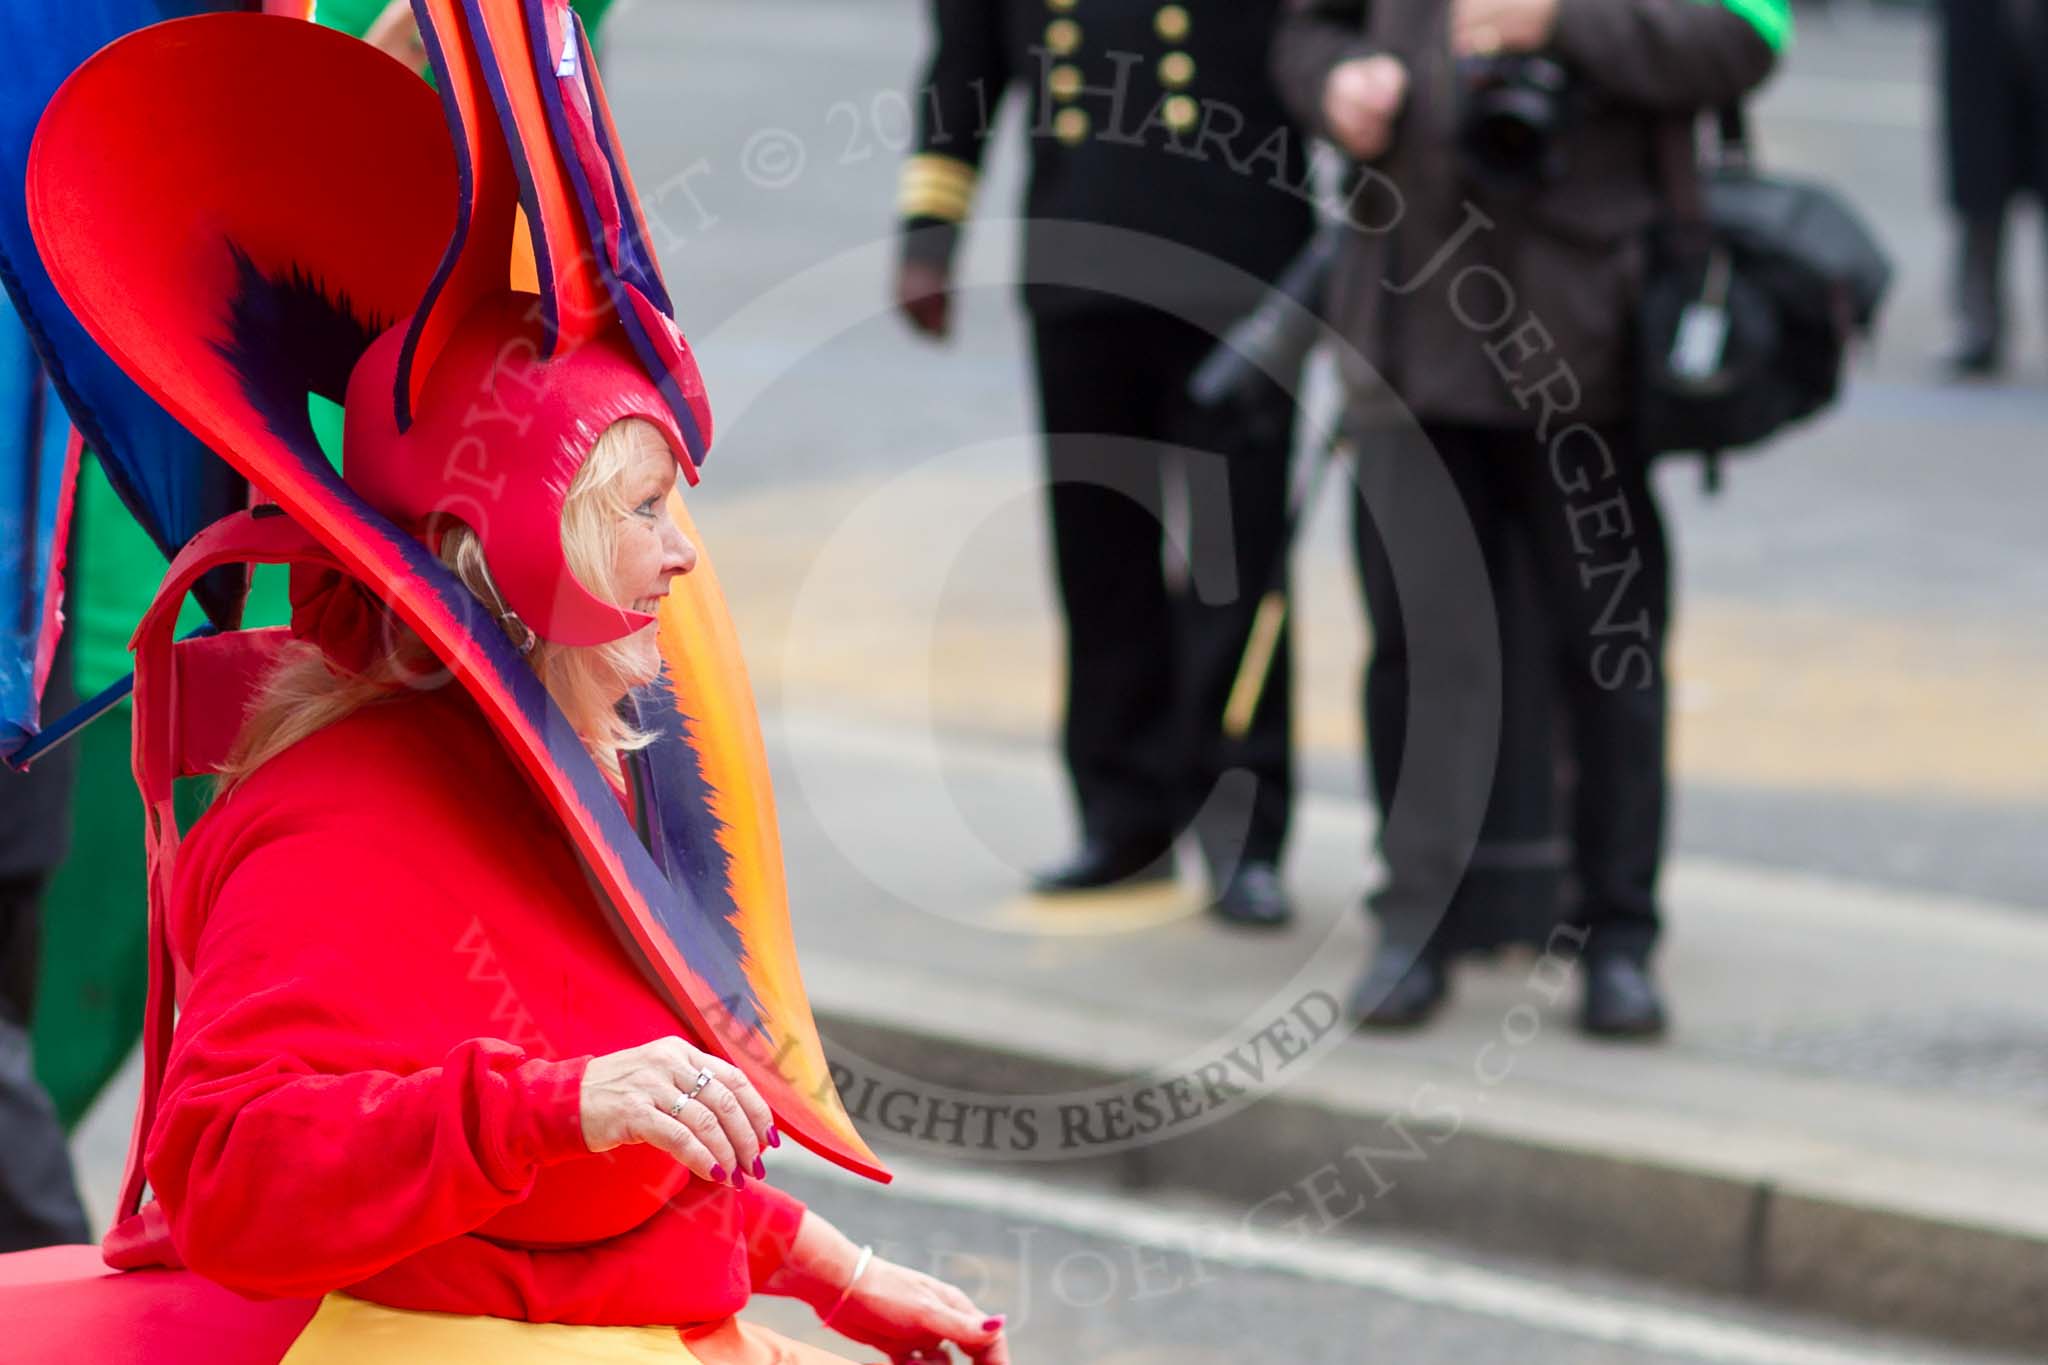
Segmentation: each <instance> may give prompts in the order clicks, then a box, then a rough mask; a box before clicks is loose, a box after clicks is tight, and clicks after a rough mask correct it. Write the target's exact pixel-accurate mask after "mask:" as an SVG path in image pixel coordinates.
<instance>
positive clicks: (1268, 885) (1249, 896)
mask: <svg viewBox="0 0 2048 1365" xmlns="http://www.w3.org/2000/svg"><path fill="white" fill-rule="evenodd" d="M1209 913H1210V914H1212V915H1214V916H1215V917H1216V918H1217V919H1220V920H1222V921H1223V922H1224V923H1225V924H1235V925H1239V926H1242V927H1243V928H1246V929H1284V928H1285V927H1287V925H1288V924H1289V923H1291V922H1292V921H1293V919H1294V907H1293V906H1291V905H1289V904H1288V903H1287V892H1286V890H1285V889H1284V888H1282V886H1281V885H1280V871H1279V869H1278V868H1276V867H1274V866H1273V864H1271V863H1268V862H1245V863H1239V864H1238V867H1237V872H1236V873H1235V874H1234V875H1233V876H1232V877H1231V879H1230V881H1229V883H1228V884H1227V885H1226V886H1224V888H1223V894H1221V895H1220V896H1218V897H1216V899H1215V901H1214V902H1213V903H1211V905H1210V906H1209Z"/></svg>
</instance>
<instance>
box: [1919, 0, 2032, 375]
mask: <svg viewBox="0 0 2048 1365" xmlns="http://www.w3.org/2000/svg"><path fill="white" fill-rule="evenodd" d="M1940 13H1941V49H1942V52H1941V85H1942V112H1943V116H1944V117H1943V123H1944V131H1945V133H1946V143H1945V149H1946V151H1947V162H1948V196H1949V203H1950V206H1951V207H1952V208H1953V209H1954V210H1955V215H1956V239H1957V246H1956V265H1955V337H1954V339H1953V340H1952V341H1951V342H1950V344H1949V347H1948V349H1947V350H1946V351H1945V352H1944V353H1943V356H1942V360H1943V362H1944V364H1946V366H1947V367H1948V369H1949V370H1950V372H1951V373H1953V374H1955V375H1958V376H1961V377H1980V376H1985V375H1991V374H1995V373H1997V371H1998V370H1999V368H2000V367H2001V366H2002V365H2003V364H2004V361H2005V335H2006V325H2005V298H2004V294H2005V282H2004V275H2005V269H2004V266H2005V259H2004V258H2005V224H2006V218H2007V210H2008V208H2009V207H2010V206H2011V204H2012V201H2013V199H2014V198H2015V197H2017V196H2019V195H2021V194H2031V195H2032V196H2033V197H2034V199H2035V201H2036V202H2038V203H2041V204H2043V205H2044V206H2048V4H2044V3H2043V2H2042V0H1941V7H1940Z"/></svg>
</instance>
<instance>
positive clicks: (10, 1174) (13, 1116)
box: [0, 644, 92, 1252]
mask: <svg viewBox="0 0 2048 1365" xmlns="http://www.w3.org/2000/svg"><path fill="white" fill-rule="evenodd" d="M70 654H71V649H70V646H69V645H68V644H60V645H59V646H58V649H57V658H56V662H55V664H54V665H53V667H52V669H51V673H50V681H49V684H48V687H47V689H46V691H45V692H44V698H43V708H44V714H45V715H61V714H62V713H63V712H64V711H65V710H66V709H68V708H69V706H70V705H71V703H72V701H73V700H75V698H73V696H72V695H71V682H70V673H71V660H70ZM72 769H73V762H72V757H71V753H70V751H69V750H68V749H65V748H58V749H56V750H53V751H52V752H51V753H49V754H47V755H45V756H44V757H43V758H42V759H40V760H38V761H37V762H36V764H35V765H34V766H33V767H32V768H30V770H29V771H28V772H25V773H23V772H17V771H15V770H14V769H12V768H9V767H6V766H5V765H0V1252H5V1251H25V1250H27V1249H29V1248H30V1247H40V1246H56V1245H60V1244H63V1243H70V1242H89V1241H91V1240H92V1238H91V1236H90V1235H89V1234H88V1233H87V1231H86V1225H85V1210H84V1209H83V1208H82V1207H80V1205H79V1202H78V1189H77V1186H76V1184H75V1183H74V1182H73V1178H72V1172H71V1154H70V1151H69V1149H68V1148H67V1147H66V1146H65V1138H64V1125H63V1124H62V1123H61V1122H59V1121H58V1118H57V1110H56V1107H55V1106H54V1105H53V1104H52V1103H51V1102H50V1097H49V1095H48V1094H47V1093H46V1092H45V1091H44V1089H43V1087H42V1084H41V1082H39V1081H38V1080H37V1079H36V1074H35V1066H34V1059H33V1056H32V1054H31V1052H30V1049H29V1025H30V1022H31V1020H32V1018H33V1016H34V1013H35V999H36V976H37V970H38V966H37V964H38V961H39V959H40V943H41V902H42V896H43V888H44V887H45V886H46V885H47V884H48V882H49V878H50V873H51V872H52V871H53V870H54V869H55V868H56V867H57V865H58V864H59V863H61V862H63V861H64V852H65V847H66V844H67V842H68V839H69V835H70V828H69V827H70V821H71V784H72Z"/></svg>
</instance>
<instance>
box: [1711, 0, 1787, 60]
mask: <svg viewBox="0 0 2048 1365" xmlns="http://www.w3.org/2000/svg"><path fill="white" fill-rule="evenodd" d="M1720 3H1721V4H1723V5H1726V6H1727V7H1728V9H1729V10H1730V11H1731V12H1733V13H1735V14H1739V15H1741V16H1742V17H1743V18H1745V19H1747V20H1749V23H1750V27H1752V28H1754V29H1755V30H1756V31H1757V33H1758V34H1759V35H1760V36H1761V37H1762V38H1763V40H1764V41H1765V42H1766V43H1769V44H1770V45H1771V51H1773V52H1783V51H1784V50H1785V49H1786V48H1788V47H1790V46H1791V45H1792V5H1791V0H1720Z"/></svg>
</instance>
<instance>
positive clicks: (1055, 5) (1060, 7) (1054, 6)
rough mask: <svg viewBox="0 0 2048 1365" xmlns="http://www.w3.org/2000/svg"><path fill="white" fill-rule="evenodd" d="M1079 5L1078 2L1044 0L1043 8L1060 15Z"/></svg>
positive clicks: (1078, 0) (1072, 0) (1075, 0)
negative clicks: (1055, 11)
mask: <svg viewBox="0 0 2048 1365" xmlns="http://www.w3.org/2000/svg"><path fill="white" fill-rule="evenodd" d="M1079 3H1080V0H1045V7H1046V8H1047V9H1050V10H1057V11H1058V12H1059V13H1061V14H1065V13H1066V12H1067V11H1069V10H1071V9H1073V7H1074V6H1075V5H1077V4H1079Z"/></svg>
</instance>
